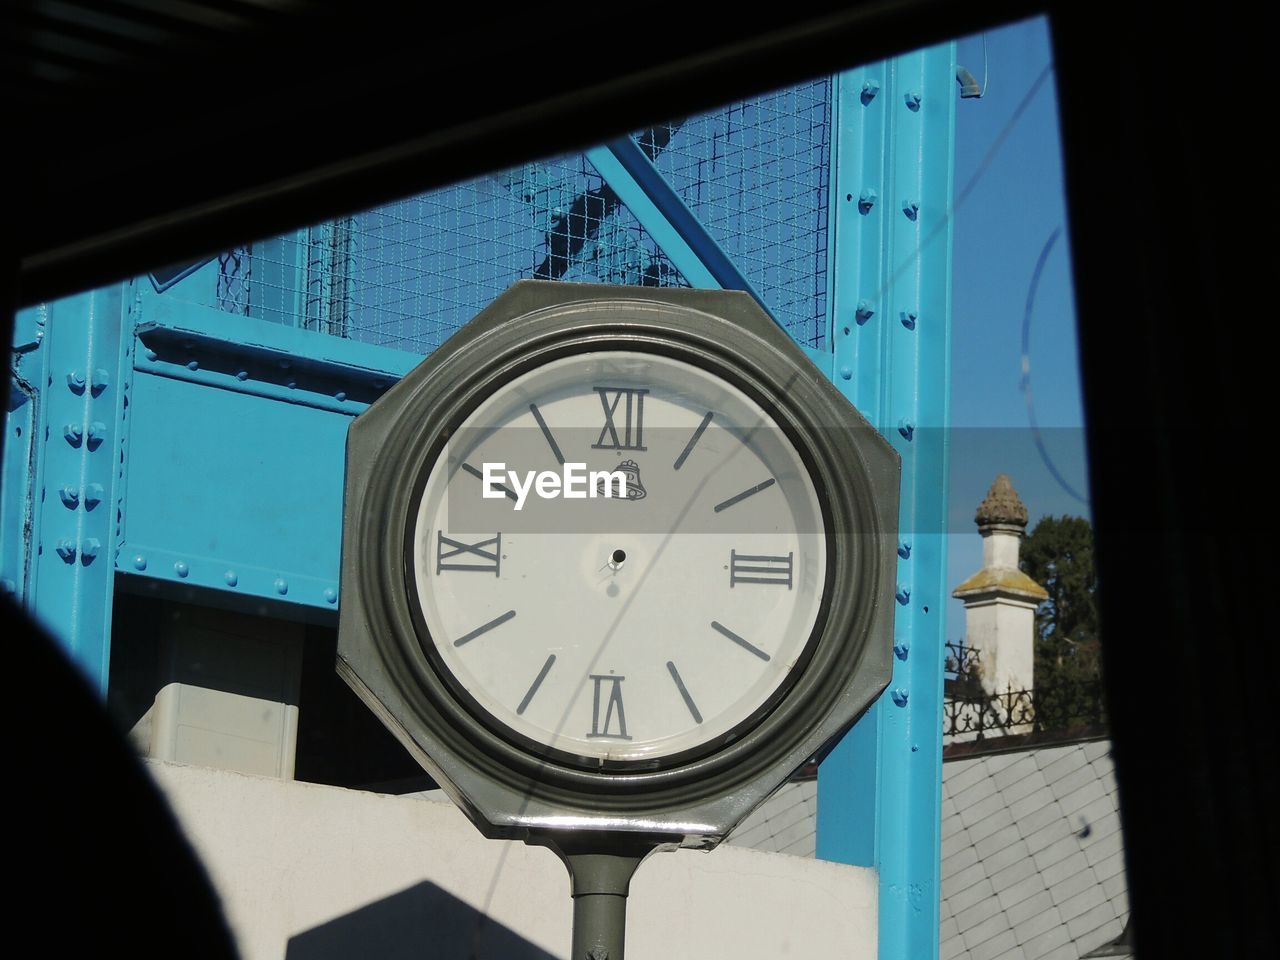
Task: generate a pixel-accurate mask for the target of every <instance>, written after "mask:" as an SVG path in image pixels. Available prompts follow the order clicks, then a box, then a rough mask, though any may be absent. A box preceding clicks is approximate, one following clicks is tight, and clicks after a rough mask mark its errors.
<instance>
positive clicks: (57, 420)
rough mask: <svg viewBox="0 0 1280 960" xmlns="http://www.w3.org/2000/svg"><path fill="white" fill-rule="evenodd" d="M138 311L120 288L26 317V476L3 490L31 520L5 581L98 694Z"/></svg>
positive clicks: (107, 636) (105, 656)
mask: <svg viewBox="0 0 1280 960" xmlns="http://www.w3.org/2000/svg"><path fill="white" fill-rule="evenodd" d="M135 306H136V304H135V297H134V285H133V283H123V284H117V285H115V286H112V287H110V288H107V289H104V290H97V291H93V292H90V293H85V294H80V295H78V296H74V297H68V298H66V299H64V300H59V301H57V302H56V303H53V304H49V305H46V306H41V307H37V308H34V310H32V311H24V314H30V318H31V321H32V323H33V324H34V325H35V326H36V327H37V328H38V330H39V331H41V332H43V334H44V335H43V337H41V338H40V339H41V343H40V345H39V346H38V348H36V349H33V350H32V351H30V352H29V353H27V354H25V355H23V358H22V366H21V367H20V371H21V374H22V376H23V378H24V379H25V380H26V381H27V382H28V383H30V384H32V385H33V386H34V387H35V392H34V397H33V398H32V400H31V401H30V402H31V403H34V404H35V410H34V415H29V414H28V416H30V419H31V421H32V422H33V423H34V426H35V431H34V434H35V435H34V437H33V438H32V448H31V476H32V478H33V479H32V483H31V486H30V488H29V490H19V491H13V492H12V493H11V492H10V488H9V487H8V486H7V485H6V493H5V496H6V499H8V498H9V497H10V496H12V495H13V493H17V494H18V495H19V496H24V497H29V505H28V507H29V509H28V514H27V516H28V519H29V523H30V528H29V529H30V534H29V539H28V540H27V542H26V546H25V549H24V550H23V551H22V553H24V554H26V556H23V557H18V556H16V555H15V557H14V562H15V563H17V564H18V565H19V569H21V568H22V567H25V571H23V572H24V573H25V576H18V577H17V578H16V579H15V578H14V577H12V576H10V575H9V574H8V571H6V576H5V579H6V580H13V582H14V586H15V589H16V591H18V592H21V593H22V595H23V601H24V603H25V605H26V607H27V609H28V610H30V611H32V612H33V613H34V614H35V616H36V617H37V619H39V620H40V621H41V622H42V623H43V624H44V625H45V626H46V627H47V628H48V629H49V630H50V631H51V632H52V633H53V635H54V636H56V637H58V638H59V639H60V640H62V642H63V644H64V645H65V647H66V649H67V651H68V652H69V653H70V655H71V657H72V659H73V660H75V662H76V663H78V664H79V665H80V667H81V668H83V669H84V671H85V672H86V673H87V674H88V676H89V678H90V680H91V681H92V682H93V683H94V684H96V685H97V687H98V689H99V690H101V691H103V692H104V693H105V692H106V689H107V676H108V673H109V669H110V652H111V608H112V595H113V586H114V577H115V570H114V557H115V549H116V543H117V540H118V537H119V532H120V519H121V515H122V514H121V511H122V504H121V503H120V496H121V494H122V492H123V490H124V473H125V462H126V456H125V426H126V424H127V415H128V414H127V410H128V401H127V395H128V389H129V382H130V375H131V372H132V370H131V366H132V365H131V362H130V359H129V351H130V349H131V346H132V343H133V333H132V322H133V320H132V318H133V312H134V309H135ZM24 325H25V319H24V321H22V322H20V323H19V325H18V326H19V328H20V329H21V328H22V327H23V326H24ZM11 419H12V417H11ZM11 426H14V427H15V428H16V425H14V424H11ZM8 512H9V510H8V506H6V513H8ZM5 553H6V562H8V561H9V560H10V556H9V554H10V551H8V550H6V552H5Z"/></svg>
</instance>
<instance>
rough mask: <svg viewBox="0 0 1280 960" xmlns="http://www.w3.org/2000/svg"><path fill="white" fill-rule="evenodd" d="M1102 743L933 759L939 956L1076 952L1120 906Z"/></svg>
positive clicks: (1115, 820) (1048, 959) (1051, 956)
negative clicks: (938, 830) (939, 764)
mask: <svg viewBox="0 0 1280 960" xmlns="http://www.w3.org/2000/svg"><path fill="white" fill-rule="evenodd" d="M1110 747H1111V744H1110V741H1107V740H1095V741H1089V742H1086V743H1074V744H1069V745H1066V746H1057V747H1039V748H1036V749H1031V750H1025V751H1020V752H1016V753H1001V754H987V755H985V756H976V757H966V758H964V759H960V760H954V761H951V762H948V763H946V764H944V765H943V776H942V914H941V918H942V923H941V938H942V949H941V953H940V958H941V960H1068V958H1070V960H1076V958H1078V957H1080V956H1081V955H1082V954H1085V953H1087V952H1089V951H1090V950H1093V949H1094V948H1096V947H1098V946H1100V945H1101V944H1103V943H1106V942H1107V941H1109V940H1111V939H1113V938H1115V937H1116V936H1118V935H1119V934H1120V932H1121V930H1122V929H1123V927H1124V922H1125V919H1126V918H1127V917H1128V914H1129V904H1128V897H1127V887H1126V884H1125V877H1124V854H1123V840H1122V837H1121V834H1120V816H1119V810H1118V807H1117V799H1116V781H1115V771H1114V767H1113V765H1112V762H1111V757H1110Z"/></svg>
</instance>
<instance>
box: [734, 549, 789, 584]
mask: <svg viewBox="0 0 1280 960" xmlns="http://www.w3.org/2000/svg"><path fill="white" fill-rule="evenodd" d="M794 556H795V555H794V554H792V553H788V554H787V555H786V556H785V557H766V556H760V555H758V554H750V553H738V551H737V550H730V551H729V586H730V587H735V586H737V585H738V584H740V583H773V584H778V585H779V586H781V585H785V586H786V588H787V589H788V590H790V589H791V569H792V560H793V558H794Z"/></svg>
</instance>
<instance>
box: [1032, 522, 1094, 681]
mask: <svg viewBox="0 0 1280 960" xmlns="http://www.w3.org/2000/svg"><path fill="white" fill-rule="evenodd" d="M1021 557H1022V561H1021V564H1020V566H1021V567H1022V571H1023V572H1024V573H1025V574H1026V575H1027V576H1029V577H1030V578H1031V579H1032V580H1035V581H1036V582H1037V583H1039V584H1041V585H1042V586H1043V587H1044V588H1045V589H1046V590H1047V591H1048V592H1049V598H1048V599H1047V600H1045V601H1044V602H1043V603H1042V604H1041V605H1040V609H1039V610H1037V611H1036V659H1035V678H1036V679H1035V682H1036V687H1037V689H1041V688H1043V687H1045V686H1053V685H1055V684H1062V683H1072V682H1087V681H1096V680H1098V679H1099V678H1100V676H1101V658H1100V655H1101V646H1100V644H1101V640H1100V638H1099V635H1098V603H1097V591H1098V578H1097V574H1096V572H1095V570H1094V565H1093V527H1092V526H1090V524H1089V521H1088V520H1086V519H1084V518H1083V517H1071V516H1062V517H1053V516H1048V517H1044V518H1043V519H1042V520H1040V522H1039V523H1037V524H1036V526H1035V529H1033V530H1032V531H1031V533H1030V534H1029V535H1028V536H1027V538H1026V540H1025V541H1024V542H1023V545H1022V551H1021Z"/></svg>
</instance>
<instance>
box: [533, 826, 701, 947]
mask: <svg viewBox="0 0 1280 960" xmlns="http://www.w3.org/2000/svg"><path fill="white" fill-rule="evenodd" d="M527 842H528V843H530V844H533V845H535V846H541V847H549V848H550V849H551V850H553V851H554V852H555V854H556V855H557V856H558V857H559V858H560V859H561V860H563V861H564V864H565V866H566V867H567V868H568V869H569V883H570V892H571V895H572V896H573V949H572V951H571V952H570V954H569V956H570V960H623V953H624V950H625V943H626V935H627V894H628V892H629V891H630V888H631V878H632V876H633V875H634V874H635V872H636V868H637V867H639V866H640V863H641V862H642V861H643V860H644V859H645V858H646V857H647V856H649V854H651V853H653V852H654V851H656V850H660V849H664V848H666V849H670V848H673V847H674V846H675V845H676V844H674V843H672V842H671V840H670V839H669V838H654V837H634V836H618V835H609V834H605V835H601V834H600V833H598V832H594V831H592V832H586V831H572V832H569V833H560V832H557V833H532V832H531V833H530V835H529V839H528V841H527Z"/></svg>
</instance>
